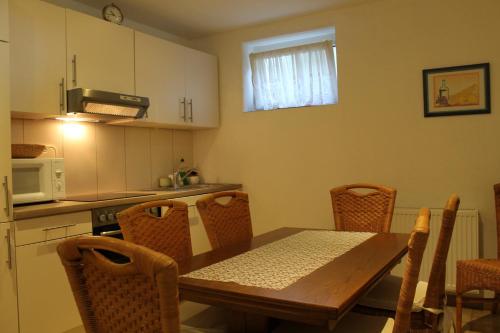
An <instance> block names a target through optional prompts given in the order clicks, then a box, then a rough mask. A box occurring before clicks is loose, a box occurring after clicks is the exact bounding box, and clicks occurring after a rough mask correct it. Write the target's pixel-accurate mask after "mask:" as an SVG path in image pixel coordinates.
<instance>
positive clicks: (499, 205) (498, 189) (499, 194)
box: [493, 183, 500, 259]
mask: <svg viewBox="0 0 500 333" xmlns="http://www.w3.org/2000/svg"><path fill="white" fill-rule="evenodd" d="M493 189H494V190H495V210H496V216H497V259H500V183H499V184H495V185H494V186H493Z"/></svg>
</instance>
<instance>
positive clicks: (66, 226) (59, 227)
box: [42, 224, 76, 231]
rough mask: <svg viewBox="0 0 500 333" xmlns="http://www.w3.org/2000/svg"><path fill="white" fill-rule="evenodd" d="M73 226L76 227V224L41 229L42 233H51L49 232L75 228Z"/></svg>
mask: <svg viewBox="0 0 500 333" xmlns="http://www.w3.org/2000/svg"><path fill="white" fill-rule="evenodd" d="M75 226H76V224H65V225H60V226H58V227H50V228H45V229H42V231H51V230H56V229H62V228H68V227H75Z"/></svg>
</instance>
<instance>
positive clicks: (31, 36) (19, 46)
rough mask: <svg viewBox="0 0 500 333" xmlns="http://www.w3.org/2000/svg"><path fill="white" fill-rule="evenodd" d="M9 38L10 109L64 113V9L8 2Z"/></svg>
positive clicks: (24, 0) (34, 1) (26, 0)
mask: <svg viewBox="0 0 500 333" xmlns="http://www.w3.org/2000/svg"><path fill="white" fill-rule="evenodd" d="M10 35H11V42H10V54H11V58H10V59H11V62H10V66H11V69H10V84H11V110H12V111H17V112H30V113H42V114H47V115H58V114H60V113H62V112H64V111H65V107H66V105H65V104H66V103H65V95H66V93H65V91H66V86H65V82H66V17H65V10H64V8H61V7H57V6H54V5H51V4H49V3H47V2H45V1H40V0H11V1H10Z"/></svg>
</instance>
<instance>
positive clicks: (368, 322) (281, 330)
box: [273, 312, 394, 333]
mask: <svg viewBox="0 0 500 333" xmlns="http://www.w3.org/2000/svg"><path fill="white" fill-rule="evenodd" d="M393 327H394V319H392V318H386V317H377V316H367V315H362V314H357V313H354V312H350V313H348V314H347V315H346V316H345V317H344V318H342V319H341V320H340V322H339V323H338V324H337V326H335V329H334V330H333V332H334V333H357V332H359V333H370V332H374V333H379V332H380V333H392V329H393ZM273 333H330V331H329V330H328V329H327V328H322V327H315V326H310V325H305V324H296V323H292V322H285V323H283V324H281V325H279V326H278V328H276V330H274V331H273Z"/></svg>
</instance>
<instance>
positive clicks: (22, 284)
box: [15, 211, 92, 333]
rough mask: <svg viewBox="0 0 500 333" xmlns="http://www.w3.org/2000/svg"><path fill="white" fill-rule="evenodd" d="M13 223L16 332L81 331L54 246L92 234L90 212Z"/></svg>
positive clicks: (71, 296) (76, 312)
mask: <svg viewBox="0 0 500 333" xmlns="http://www.w3.org/2000/svg"><path fill="white" fill-rule="evenodd" d="M15 223H16V241H17V240H19V242H18V243H16V262H17V288H18V306H19V332H20V333H63V332H64V333H69V332H83V330H82V321H81V319H80V314H79V312H78V309H77V306H76V303H75V300H74V298H73V293H72V292H71V287H70V285H69V282H68V278H67V277H66V272H65V271H64V267H63V265H62V264H61V261H60V259H59V255H58V254H57V245H58V244H60V243H61V242H62V241H63V240H65V239H67V238H69V237H74V236H78V235H80V234H87V235H91V233H92V220H91V214H90V212H89V211H86V212H78V213H71V214H62V215H55V216H48V217H42V218H34V219H28V220H20V221H17V222H15ZM27 242H31V243H29V244H25V243H27ZM19 244H24V245H19Z"/></svg>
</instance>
